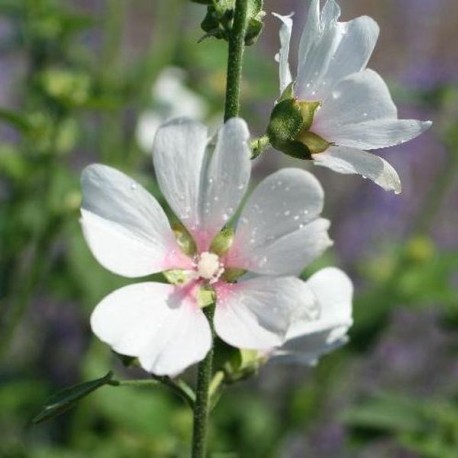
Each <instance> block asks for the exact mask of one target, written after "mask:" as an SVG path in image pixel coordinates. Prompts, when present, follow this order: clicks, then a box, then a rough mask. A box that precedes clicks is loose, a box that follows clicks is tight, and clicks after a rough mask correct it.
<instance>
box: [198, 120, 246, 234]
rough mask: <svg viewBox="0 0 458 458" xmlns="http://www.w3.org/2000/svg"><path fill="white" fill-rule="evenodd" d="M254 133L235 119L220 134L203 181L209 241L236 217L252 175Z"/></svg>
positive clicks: (203, 208) (204, 220) (204, 218)
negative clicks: (251, 139)
mask: <svg viewBox="0 0 458 458" xmlns="http://www.w3.org/2000/svg"><path fill="white" fill-rule="evenodd" d="M249 138H250V133H249V132H248V126H247V125H246V123H245V121H243V120H242V119H240V118H233V119H230V120H229V121H227V122H226V123H225V124H224V126H223V127H222V129H221V130H220V131H219V133H218V141H217V144H216V148H215V151H214V152H213V154H212V155H211V156H210V158H209V163H208V168H207V170H206V173H205V175H204V177H203V179H202V187H203V191H202V202H201V215H202V228H201V230H203V231H205V232H206V233H207V234H209V235H208V236H207V237H208V238H209V241H211V239H212V238H213V237H214V236H215V235H216V234H217V233H218V232H219V231H220V230H221V228H222V227H223V226H224V225H225V224H226V223H227V221H228V220H229V219H230V218H231V217H232V216H233V215H234V213H235V211H236V210H237V208H238V206H239V204H240V202H241V200H242V198H243V196H244V195H245V193H246V191H247V188H248V182H249V180H250V174H251V160H250V157H251V151H250V148H249V146H248V140H249Z"/></svg>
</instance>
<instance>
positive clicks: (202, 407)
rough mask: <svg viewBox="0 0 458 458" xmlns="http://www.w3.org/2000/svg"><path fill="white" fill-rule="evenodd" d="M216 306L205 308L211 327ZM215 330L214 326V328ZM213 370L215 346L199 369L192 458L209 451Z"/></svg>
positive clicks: (201, 456) (199, 457) (201, 457)
mask: <svg viewBox="0 0 458 458" xmlns="http://www.w3.org/2000/svg"><path fill="white" fill-rule="evenodd" d="M214 311H215V306H214V305H211V306H209V307H205V308H204V313H205V316H206V317H207V319H208V321H209V323H210V325H212V322H213V314H214ZM212 329H213V326H212ZM212 368H213V345H212V348H211V349H210V351H209V352H208V353H207V356H206V357H205V359H204V360H203V361H201V362H200V363H199V366H198V367H197V387H196V401H195V404H194V429H193V435H192V458H204V457H205V455H206V449H207V429H208V416H209V413H210V384H211V379H212Z"/></svg>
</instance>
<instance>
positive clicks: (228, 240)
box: [210, 227, 234, 256]
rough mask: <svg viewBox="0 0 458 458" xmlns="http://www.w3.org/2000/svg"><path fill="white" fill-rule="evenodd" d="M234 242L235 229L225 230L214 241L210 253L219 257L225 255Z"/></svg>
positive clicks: (228, 228) (227, 228)
mask: <svg viewBox="0 0 458 458" xmlns="http://www.w3.org/2000/svg"><path fill="white" fill-rule="evenodd" d="M233 241H234V229H232V227H225V228H223V229H222V230H221V231H220V232H219V233H218V235H217V236H216V237H215V238H214V239H213V241H212V243H211V245H210V251H211V252H212V253H215V254H217V255H218V256H223V255H225V254H226V253H227V252H228V250H229V248H230V247H231V245H232V242H233Z"/></svg>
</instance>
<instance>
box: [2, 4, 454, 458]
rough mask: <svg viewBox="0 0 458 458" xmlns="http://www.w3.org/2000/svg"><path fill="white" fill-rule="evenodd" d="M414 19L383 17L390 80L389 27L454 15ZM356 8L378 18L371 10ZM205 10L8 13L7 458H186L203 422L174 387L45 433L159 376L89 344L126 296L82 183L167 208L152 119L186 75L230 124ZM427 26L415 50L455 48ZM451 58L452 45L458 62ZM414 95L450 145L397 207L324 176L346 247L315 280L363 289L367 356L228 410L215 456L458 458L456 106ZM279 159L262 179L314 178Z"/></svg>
mask: <svg viewBox="0 0 458 458" xmlns="http://www.w3.org/2000/svg"><path fill="white" fill-rule="evenodd" d="M198 3H205V4H207V3H208V2H198ZM274 3H275V4H274ZM278 3H280V2H272V1H270V2H269V1H265V2H264V9H265V10H266V11H267V12H269V13H270V11H271V10H272V9H277V8H278V9H279V10H280V9H281V11H279V12H280V13H283V14H286V13H289V11H290V10H291V9H296V11H297V12H298V13H297V16H300V14H299V12H300V11H301V10H302V8H303V3H304V2H303V1H302V0H301V1H297V2H295V1H293V0H291V1H289V2H285V5H284V6H283V5H282V7H281V8H280V6H278ZM281 3H283V2H281ZM356 3H357V2H355V4H356ZM406 3H408V4H409V5H411V7H410V8H407V6H406V7H404V6H402V5H399V6H397V7H396V8H399V9H401V8H402V10H399V11H394V12H390V11H389V9H388V8H385V7H384V6H383V5H382V4H381V3H380V7H379V6H377V7H373V8H375V9H374V10H372V12H373V13H374V14H375V13H377V14H378V18H380V20H383V21H384V22H385V24H384V27H385V29H384V34H385V42H384V43H383V42H382V44H381V45H380V46H381V47H382V46H385V50H380V54H379V56H380V57H379V60H378V61H376V62H375V68H377V66H379V67H382V66H383V65H385V67H387V64H386V61H385V63H384V61H383V59H384V58H386V59H388V57H389V58H390V59H391V60H389V62H391V61H397V59H399V55H396V51H397V49H396V46H394V45H393V43H391V44H390V42H389V36H390V31H389V30H387V29H386V27H387V26H388V25H390V24H391V25H390V26H391V27H395V25H396V21H398V20H401V19H399V18H402V17H404V16H406V15H408V14H414V12H415V8H426V6H425V5H429V6H430V7H431V8H432V7H433V3H435V4H436V3H442V4H443V3H447V2H446V0H444V1H443V2H438V1H437V0H434V2H433V0H431V2H428V1H424V2H410V1H409V2H406ZM420 3H421V4H422V5H423V6H421V5H420V6H418V5H419V4H420ZM452 3H453V2H451V1H449V2H448V7H453V5H452ZM354 8H355V11H356V8H357V6H355V7H354ZM358 8H360V9H359V10H358V14H365V13H368V14H370V11H367V10H366V8H369V6H368V4H367V2H359V6H358ZM443 9H444V11H447V8H446V7H445V6H444V7H443ZM205 11H206V5H199V4H196V3H194V4H193V3H192V2H189V1H185V0H156V1H153V2H150V1H146V0H145V1H144V0H132V1H124V0H104V1H100V2H88V1H83V0H74V1H70V0H68V1H67V0H66V1H63V0H0V15H1V18H0V59H1V66H0V83H1V84H0V101H1V106H0V139H1V141H0V180H1V181H0V200H1V204H0V301H1V302H0V358H1V368H0V457H1V458H7V457H8V458H22V457H24V458H53V457H56V458H67V457H68V458H79V457H84V458H86V457H88V456H90V457H94V458H105V457H106V458H118V457H119V458H124V457H131V456H135V457H140V458H141V457H145V458H146V457H151V456H154V457H158V458H161V457H186V456H188V444H189V440H190V431H191V422H192V419H191V415H190V412H189V408H188V406H187V405H186V404H185V402H183V400H182V399H180V398H179V397H177V396H175V395H174V394H173V393H172V392H169V391H167V389H166V388H165V387H162V386H158V385H154V386H153V385H151V386H149V385H148V386H135V387H134V386H112V385H108V386H103V387H101V388H100V389H98V390H95V391H94V392H91V393H90V394H89V393H86V392H85V393H84V394H87V396H85V397H84V399H81V400H80V401H79V402H78V403H77V404H76V405H75V406H74V408H72V409H69V410H68V411H67V412H66V413H65V414H64V415H62V416H60V417H59V418H58V419H55V420H52V421H49V422H46V423H42V424H40V425H35V426H33V425H32V424H31V420H32V419H33V417H34V416H35V415H37V414H38V413H39V412H40V410H41V409H42V406H43V405H44V404H45V402H46V399H47V398H49V396H51V395H52V394H53V393H55V392H57V391H59V390H60V389H62V388H64V387H67V386H72V385H75V384H78V383H83V382H85V381H88V380H95V379H98V378H100V377H102V376H103V375H104V374H106V373H107V372H109V371H110V370H113V371H114V372H115V377H116V379H134V378H136V379H138V378H141V377H145V374H143V373H142V372H140V371H139V370H138V369H137V368H135V367H129V368H126V367H124V366H123V365H122V364H121V362H120V361H119V359H118V358H116V356H114V355H113V354H112V353H110V351H109V350H108V349H107V348H106V347H105V346H103V345H102V344H100V343H98V342H96V341H95V339H93V337H92V336H91V334H90V331H89V324H88V323H89V316H90V313H91V310H92V309H93V308H94V306H95V304H96V303H97V302H98V301H99V300H100V299H101V298H102V297H103V296H104V295H105V294H106V293H108V292H109V291H112V290H113V289H115V288H116V287H118V286H120V285H122V284H125V283H126V281H125V280H123V279H120V278H118V277H116V276H115V275H112V274H110V273H108V272H107V271H105V270H104V269H103V268H102V267H100V266H99V265H98V264H97V263H96V262H95V260H94V259H93V258H92V256H91V254H90V253H89V250H88V249H87V247H86V244H85V243H84V240H83V238H82V236H81V231H80V228H79V223H78V218H79V214H78V208H79V203H80V199H81V195H80V188H79V175H80V172H81V169H82V168H83V167H84V166H85V165H87V164H89V163H92V162H103V163H105V164H111V165H115V166H116V167H118V168H120V169H121V170H123V171H125V172H127V173H129V174H130V175H132V176H135V178H136V179H138V180H139V181H140V182H141V183H142V184H144V185H145V186H146V187H147V188H148V189H149V190H150V191H151V192H152V193H153V194H154V195H156V196H157V197H158V198H159V199H161V197H160V195H159V191H158V188H157V185H156V183H155V182H154V180H153V179H152V176H153V174H152V170H151V165H150V162H151V161H150V158H149V157H148V156H147V155H145V153H144V152H142V151H141V150H140V148H139V146H138V145H137V143H136V136H135V133H136V128H137V119H138V117H139V116H140V114H141V113H142V112H143V111H144V110H145V109H151V108H152V109H154V101H153V106H152V107H151V97H150V89H151V86H152V84H154V82H155V81H156V79H157V76H158V75H159V74H160V72H161V71H162V70H163V69H164V68H166V67H168V66H175V67H180V68H182V69H183V70H184V71H185V72H186V74H187V78H186V80H185V81H186V84H187V85H188V89H190V90H192V91H194V92H195V93H196V94H198V95H199V96H201V97H203V98H204V100H205V101H206V103H208V106H209V110H208V121H209V122H210V124H214V123H215V116H216V118H218V120H219V114H220V113H221V109H222V106H223V101H224V90H225V67H226V43H225V42H224V41H222V40H214V39H207V40H205V41H203V42H202V43H200V44H197V41H198V39H199V38H200V37H201V34H202V31H201V30H200V29H199V27H200V22H201V21H202V18H203V17H204V16H205ZM422 11H423V10H422ZM420 12H421V11H420ZM401 13H402V14H401ZM406 17H407V16H406ZM421 17H422V20H424V21H429V20H430V19H429V18H434V15H433V14H432V13H431V14H430V15H429V16H428V14H426V13H422V16H421ZM409 18H410V19H409ZM408 19H409V20H412V19H411V17H410V16H408V17H407V18H405V20H408ZM390 21H391V22H390ZM425 24H426V25H424V27H421V28H420V27H417V28H415V27H413V28H412V27H411V28H407V27H398V29H396V30H397V33H400V32H399V30H404V29H405V30H407V29H409V30H411V29H412V30H413V29H415V30H417V32H415V33H417V35H415V37H413V38H412V43H418V42H419V41H421V40H420V38H419V36H420V35H422V36H421V38H422V39H424V37H425V34H426V32H425V30H430V29H428V27H430V28H433V27H436V29H434V30H435V32H434V33H437V34H439V25H437V24H436V25H434V21H433V20H432V19H431V21H430V22H427V23H425ZM428 24H429V26H428V27H427V25H428ZM402 25H403V24H402ZM442 29H444V28H442ZM382 30H383V28H382ZM453 30H454V29H453ZM276 34H277V30H276V26H275V25H274V22H273V21H272V20H271V18H270V17H269V16H267V17H266V18H265V27H264V31H263V34H262V35H261V37H260V38H259V41H258V43H257V44H256V45H255V46H252V47H250V48H248V49H247V53H246V65H245V69H244V80H243V88H242V92H243V94H242V100H243V108H242V112H243V116H244V117H245V118H247V119H248V120H249V122H250V127H251V129H252V131H253V132H254V133H255V134H256V133H262V132H264V131H265V128H266V125H267V123H268V116H269V113H270V111H271V107H272V105H273V101H274V100H275V98H276V97H277V96H278V88H277V82H276V68H275V65H276V64H275V62H274V60H273V55H274V54H275V52H276V48H277V43H278V38H277V36H276ZM382 38H383V35H382ZM438 40H439V38H438ZM409 43H410V42H409ZM453 46H454V45H453V42H452V40H449V47H450V53H451V54H452V55H456V52H455V54H453V52H452V51H453ZM405 49H406V50H407V51H406V52H410V53H411V54H412V55H413V52H412V51H411V50H410V51H409V49H408V48H407V47H406V48H405ZM455 51H456V49H455ZM415 53H416V54H415V55H416V56H419V57H418V58H419V59H420V58H422V56H423V54H422V52H420V51H418V50H417V51H415ZM376 57H377V56H376ZM401 57H402V55H401ZM445 57H446V56H444V59H445ZM425 59H426V57H425ZM439 67H440V66H437V67H435V66H433V67H432V70H431V71H432V72H433V73H434V74H437V70H438V68H439ZM422 68H423V67H422ZM455 70H456V69H455ZM422 71H423V72H426V70H422ZM401 76H402V75H401ZM393 78H394V77H393ZM399 78H400V75H399V74H398V75H397V79H399ZM401 79H402V78H401ZM407 81H408V80H407ZM413 86H414V85H412V84H399V86H396V87H395V91H394V93H395V98H396V99H397V100H399V101H401V102H403V103H404V106H403V107H402V108H401V109H402V110H404V112H406V111H408V110H410V111H413V110H415V111H417V112H419V115H418V117H419V118H423V119H426V118H432V119H433V120H434V122H435V127H434V129H433V131H432V132H430V133H428V134H426V135H425V136H424V137H422V139H421V140H418V141H416V142H414V143H413V144H412V146H411V147H406V148H398V149H397V151H394V152H393V153H392V154H393V156H392V158H394V157H395V158H396V160H398V165H399V166H400V168H399V170H400V174H401V176H402V178H403V180H404V185H405V190H404V193H403V194H402V195H401V196H400V197H394V196H388V195H386V194H384V193H383V191H382V190H375V189H374V186H373V185H372V184H371V183H366V182H363V181H362V180H361V181H358V179H356V178H349V177H336V175H334V174H329V173H327V172H320V171H316V170H313V172H314V173H315V172H316V173H317V175H319V178H320V179H321V181H322V182H323V186H324V188H325V191H326V199H327V200H326V202H327V208H326V211H327V215H326V216H327V217H329V218H330V219H331V220H332V222H333V228H332V231H333V236H334V238H335V240H336V245H335V247H334V249H333V250H332V251H330V252H328V253H327V255H326V256H325V257H324V258H323V259H321V260H320V261H319V264H320V266H318V263H317V265H315V266H313V267H312V269H310V271H307V272H306V273H305V274H307V275H308V274H310V273H311V272H312V271H313V270H314V269H315V268H317V267H321V266H324V265H333V264H336V265H340V266H341V267H343V268H344V269H345V270H347V271H348V272H349V273H350V274H351V276H352V277H353V278H354V279H355V282H356V292H357V296H356V301H355V325H354V327H353V329H352V334H351V342H350V344H349V345H347V347H345V348H344V349H342V350H339V351H337V352H336V353H334V354H332V355H329V356H327V357H325V358H324V359H323V361H321V362H320V364H319V365H318V367H316V368H312V369H305V368H288V367H269V366H268V367H264V368H261V370H260V374H259V376H258V377H255V378H252V379H250V380H249V381H247V382H244V383H240V384H239V385H237V386H234V387H229V388H228V389H227V390H226V391H225V393H224V396H223V397H222V399H221V401H220V403H219V404H218V406H217V407H216V408H215V410H214V412H213V418H214V421H213V425H212V431H211V447H210V448H211V450H212V456H213V457H220V458H223V457H226V458H229V457H250V458H266V457H272V458H274V457H275V458H276V457H293V458H294V457H303V456H320V457H333V458H336V457H337V458H338V457H343V458H344V457H348V456H351V457H367V456H370V457H371V458H373V457H385V456H390V457H397V456H409V457H410V456H412V457H428V458H429V457H430V458H448V457H450V458H451V457H454V456H455V455H456V449H457V448H458V406H457V403H456V399H457V392H456V383H455V382H454V380H455V379H456V374H457V370H458V365H457V353H458V352H457V344H456V342H457V337H458V329H457V328H458V295H457V287H458V283H457V281H458V278H457V271H458V248H457V246H458V239H457V233H456V227H457V223H458V221H457V220H458V215H457V212H456V202H457V195H456V193H457V189H456V185H455V182H456V177H457V173H456V172H457V166H458V134H457V132H458V126H457V121H456V119H458V114H457V108H456V107H457V106H458V103H457V101H458V91H457V89H456V87H455V86H454V85H453V84H451V82H450V81H449V79H447V78H443V79H442V80H439V81H436V80H434V82H433V84H431V83H428V84H427V85H426V84H423V85H419V86H418V87H417V88H414V87H413ZM409 148H411V149H409ZM265 156H266V158H265V159H264V160H263V161H260V162H259V163H258V164H257V165H256V167H255V172H256V173H257V174H258V176H261V175H263V174H265V173H267V172H268V171H271V170H272V169H273V168H277V167H278V166H285V165H287V166H291V165H294V166H300V167H303V166H304V164H303V163H302V162H292V161H291V162H281V161H286V159H284V158H280V155H277V154H275V153H274V152H272V151H268V152H267V153H265ZM390 159H391V158H390ZM307 275H306V276H307ZM232 363H233V362H232ZM227 364H229V363H227ZM240 364H241V363H240ZM249 369H250V370H251V369H252V368H251V367H250V368H249ZM193 378H194V374H193V373H192V371H190V373H189V374H187V376H186V379H187V381H189V383H193ZM85 387H87V385H85ZM381 393H383V394H381ZM67 394H68V393H67ZM78 396H79V395H78ZM71 404H73V403H72V402H71ZM66 407H67V405H66Z"/></svg>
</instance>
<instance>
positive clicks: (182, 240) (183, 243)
mask: <svg viewBox="0 0 458 458" xmlns="http://www.w3.org/2000/svg"><path fill="white" fill-rule="evenodd" d="M172 229H173V233H174V234H175V238H176V239H177V243H178V246H179V247H180V248H181V250H182V251H183V253H185V254H187V255H188V256H194V255H195V254H196V252H197V247H196V244H195V242H194V239H193V238H192V236H191V234H190V233H189V232H188V230H187V229H186V228H185V227H184V226H183V225H182V224H181V223H176V224H173V226H172Z"/></svg>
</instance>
